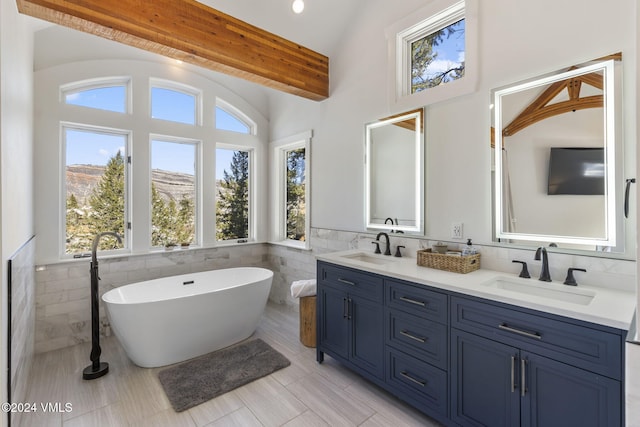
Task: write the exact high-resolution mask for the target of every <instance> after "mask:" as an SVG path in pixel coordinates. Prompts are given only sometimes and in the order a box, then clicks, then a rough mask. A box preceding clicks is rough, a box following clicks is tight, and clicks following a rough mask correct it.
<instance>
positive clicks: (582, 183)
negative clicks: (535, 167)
mask: <svg viewBox="0 0 640 427" xmlns="http://www.w3.org/2000/svg"><path fill="white" fill-rule="evenodd" d="M604 176H605V165H604V148H576V147H551V151H550V154H549V186H548V190H547V194H549V195H556V194H581V195H604V188H605V185H604V184H605V183H604Z"/></svg>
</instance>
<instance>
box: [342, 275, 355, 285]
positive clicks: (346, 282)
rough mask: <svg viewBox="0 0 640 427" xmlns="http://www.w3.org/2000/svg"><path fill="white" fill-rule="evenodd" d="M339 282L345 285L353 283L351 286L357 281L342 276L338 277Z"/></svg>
mask: <svg viewBox="0 0 640 427" xmlns="http://www.w3.org/2000/svg"><path fill="white" fill-rule="evenodd" d="M338 282H340V283H344V284H345V285H351V286H355V285H356V284H355V282H352V281H351V280H347V279H343V278H342V277H338Z"/></svg>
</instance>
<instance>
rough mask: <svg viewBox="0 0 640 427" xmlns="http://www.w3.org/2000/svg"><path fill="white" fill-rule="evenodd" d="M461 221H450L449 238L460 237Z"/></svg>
mask: <svg viewBox="0 0 640 427" xmlns="http://www.w3.org/2000/svg"><path fill="white" fill-rule="evenodd" d="M462 236H463V234H462V223H461V222H452V223H451V238H452V239H462Z"/></svg>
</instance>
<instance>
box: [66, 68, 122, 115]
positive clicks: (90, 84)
mask: <svg viewBox="0 0 640 427" xmlns="http://www.w3.org/2000/svg"><path fill="white" fill-rule="evenodd" d="M61 99H62V101H63V102H64V103H65V104H68V105H79V106H82V107H88V108H95V109H98V110H107V111H114V112H116V113H128V112H130V111H129V110H130V108H129V105H130V102H129V78H128V77H122V78H113V79H107V80H85V81H81V82H75V83H72V84H69V85H65V86H62V87H61Z"/></svg>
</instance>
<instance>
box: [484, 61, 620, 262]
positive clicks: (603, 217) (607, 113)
mask: <svg viewBox="0 0 640 427" xmlns="http://www.w3.org/2000/svg"><path fill="white" fill-rule="evenodd" d="M616 62H618V63H619V62H621V54H617V55H612V56H611V57H607V58H605V59H603V60H596V61H592V62H590V63H587V64H583V65H580V66H574V67H571V68H569V69H568V70H565V71H562V72H558V73H554V74H551V75H547V76H543V77H540V78H537V79H533V80H530V81H526V82H521V83H518V84H514V85H510V86H508V87H505V88H501V89H497V90H495V91H494V92H493V95H492V96H493V107H494V115H493V127H492V145H493V146H494V193H493V194H494V215H493V216H494V227H495V233H494V236H495V240H496V241H498V242H501V243H516V244H521V245H527V244H535V245H541V244H544V245H547V244H548V245H550V246H557V247H560V248H567V249H579V250H588V251H605V252H624V240H625V238H624V235H623V233H624V231H623V230H624V224H623V222H624V221H623V219H622V217H623V215H622V202H621V200H622V198H623V197H622V188H623V186H624V185H623V184H624V177H623V170H624V165H623V161H622V143H621V141H619V139H621V138H617V133H618V132H619V129H618V128H619V124H618V121H617V119H618V117H617V115H616V109H617V106H618V103H619V99H618V98H619V94H618V92H617V90H618V88H616V80H617V79H616V74H620V70H619V69H618V70H616ZM617 114H618V115H619V114H620V112H618V113H617Z"/></svg>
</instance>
